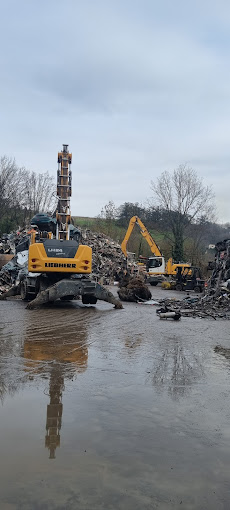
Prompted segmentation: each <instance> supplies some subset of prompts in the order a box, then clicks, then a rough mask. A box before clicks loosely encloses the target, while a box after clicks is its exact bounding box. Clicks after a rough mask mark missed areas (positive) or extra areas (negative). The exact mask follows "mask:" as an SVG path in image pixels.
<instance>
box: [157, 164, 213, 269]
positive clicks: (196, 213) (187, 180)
mask: <svg viewBox="0 0 230 510" xmlns="http://www.w3.org/2000/svg"><path fill="white" fill-rule="evenodd" d="M151 189H152V191H153V192H154V199H156V200H157V203H158V205H159V206H160V207H161V208H162V209H164V210H165V211H166V213H167V219H168V226H169V228H170V230H171V232H172V238H173V245H174V249H173V256H174V259H175V260H177V261H179V260H183V257H184V240H185V231H186V228H187V227H188V226H189V225H190V224H191V223H193V222H196V221H197V220H198V219H199V218H200V217H201V216H202V217H203V218H205V219H207V220H211V219H214V210H215V206H214V203H213V201H214V194H213V192H212V189H211V187H210V186H203V182H202V179H201V178H200V177H198V175H197V173H196V171H195V170H194V169H193V168H190V167H189V166H188V165H187V164H182V165H180V166H179V167H178V168H177V169H176V170H174V171H173V172H172V173H169V172H167V171H166V172H163V173H162V174H161V175H160V177H159V178H158V179H157V181H156V182H153V181H151Z"/></svg>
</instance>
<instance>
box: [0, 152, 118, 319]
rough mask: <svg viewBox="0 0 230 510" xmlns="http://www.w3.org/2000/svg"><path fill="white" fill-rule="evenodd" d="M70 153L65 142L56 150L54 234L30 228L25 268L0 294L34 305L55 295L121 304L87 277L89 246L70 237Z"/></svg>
mask: <svg viewBox="0 0 230 510" xmlns="http://www.w3.org/2000/svg"><path fill="white" fill-rule="evenodd" d="M71 163H72V154H70V153H69V150H68V145H63V150H62V152H59V153H58V171H57V197H58V205H57V211H56V235H54V234H53V233H52V232H45V231H42V232H41V231H38V230H37V229H33V230H34V231H32V233H31V240H30V246H29V254H28V270H27V271H26V272H25V273H22V274H21V275H20V276H19V280H20V281H19V284H18V285H15V286H14V287H12V288H11V289H10V290H9V291H8V292H6V293H5V294H3V295H2V296H1V299H5V298H6V297H8V296H12V295H16V294H20V295H21V298H22V299H23V300H27V301H30V303H28V305H27V308H30V309H31V308H35V307H36V306H40V305H42V304H44V303H47V302H49V301H56V300H57V299H59V298H60V299H63V300H68V299H69V300H70V299H77V298H80V297H81V299H82V303H83V304H96V302H97V299H101V300H103V301H107V302H109V303H111V304H114V305H115V308H122V303H121V302H120V301H119V300H118V299H116V298H115V297H114V295H113V294H112V293H111V292H109V291H108V290H107V289H105V288H104V287H102V286H101V285H99V284H98V283H97V282H95V281H93V280H91V279H90V277H89V275H90V273H91V270H92V248H90V247H89V246H86V245H82V244H80V239H79V238H78V240H76V239H75V240H73V239H70V222H71V215H70V197H71V194H72V193H71Z"/></svg>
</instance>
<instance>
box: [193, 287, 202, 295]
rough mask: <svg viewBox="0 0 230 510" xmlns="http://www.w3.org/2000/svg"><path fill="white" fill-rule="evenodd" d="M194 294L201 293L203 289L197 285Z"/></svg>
mask: <svg viewBox="0 0 230 510" xmlns="http://www.w3.org/2000/svg"><path fill="white" fill-rule="evenodd" d="M194 292H197V294H198V293H200V292H201V288H200V287H199V285H196V286H195V287H194Z"/></svg>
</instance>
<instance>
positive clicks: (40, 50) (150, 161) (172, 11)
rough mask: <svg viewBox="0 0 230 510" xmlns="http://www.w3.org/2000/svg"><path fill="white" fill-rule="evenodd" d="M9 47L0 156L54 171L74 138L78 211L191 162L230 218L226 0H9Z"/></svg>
mask: <svg viewBox="0 0 230 510" xmlns="http://www.w3.org/2000/svg"><path fill="white" fill-rule="evenodd" d="M0 45H1V80H0V100H1V109H0V113H1V123H0V126H1V136H0V147H1V150H0V155H4V154H6V155H8V156H11V157H14V158H15V159H16V162H17V163H18V165H19V166H25V167H27V168H28V169H31V170H35V171H36V172H45V171H46V170H48V171H49V172H50V173H51V174H53V175H54V176H55V179H56V169H57V163H56V159H57V152H58V151H60V150H61V149H62V144H63V143H68V144H69V149H70V151H71V152H72V153H73V165H72V167H73V198H72V202H71V206H72V207H71V208H72V214H73V215H80V216H96V215H97V214H99V213H100V211H101V208H102V207H103V205H104V204H106V203H107V202H108V201H109V200H113V201H114V203H115V205H116V206H119V205H120V204H122V203H124V202H125V201H126V202H139V203H141V204H145V202H146V200H147V199H149V198H150V197H151V190H150V181H151V180H154V179H156V177H157V176H159V175H160V173H161V172H162V171H164V170H169V171H170V170H173V169H174V168H176V167H177V166H178V165H179V164H181V163H185V162H187V163H188V164H189V165H190V166H192V167H193V168H194V169H195V170H196V171H197V172H198V174H199V176H201V177H202V178H203V182H204V184H205V185H207V184H211V185H212V186H213V191H214V192H215V195H216V203H217V209H218V220H219V222H226V221H230V205H229V203H230V199H229V195H230V192H229V188H230V172H229V167H230V65H229V64H230V2H229V1H228V0H219V1H218V2H217V0H207V1H206V0H197V1H196V0H192V1H185V0H173V1H172V0H168V1H167V0H161V1H159V0H65V1H64V0H20V1H19V0H7V1H5V2H2V3H1V30H0Z"/></svg>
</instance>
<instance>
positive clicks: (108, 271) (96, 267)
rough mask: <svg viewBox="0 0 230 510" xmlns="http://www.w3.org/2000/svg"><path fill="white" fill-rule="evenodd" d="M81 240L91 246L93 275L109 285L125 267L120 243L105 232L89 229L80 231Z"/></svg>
mask: <svg viewBox="0 0 230 510" xmlns="http://www.w3.org/2000/svg"><path fill="white" fill-rule="evenodd" d="M81 242H82V244H87V245H88V246H90V247H91V248H92V251H93V261H92V273H93V276H94V277H95V278H97V279H100V280H103V283H104V284H107V285H109V284H111V283H113V281H114V278H115V276H116V274H117V273H118V272H119V271H121V270H124V269H125V268H126V259H125V256H124V254H123V252H122V250H121V247H120V244H118V243H116V242H115V241H113V240H112V239H110V238H109V237H107V236H106V235H105V234H101V233H95V232H92V231H91V230H85V231H84V232H82V241H81Z"/></svg>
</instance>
